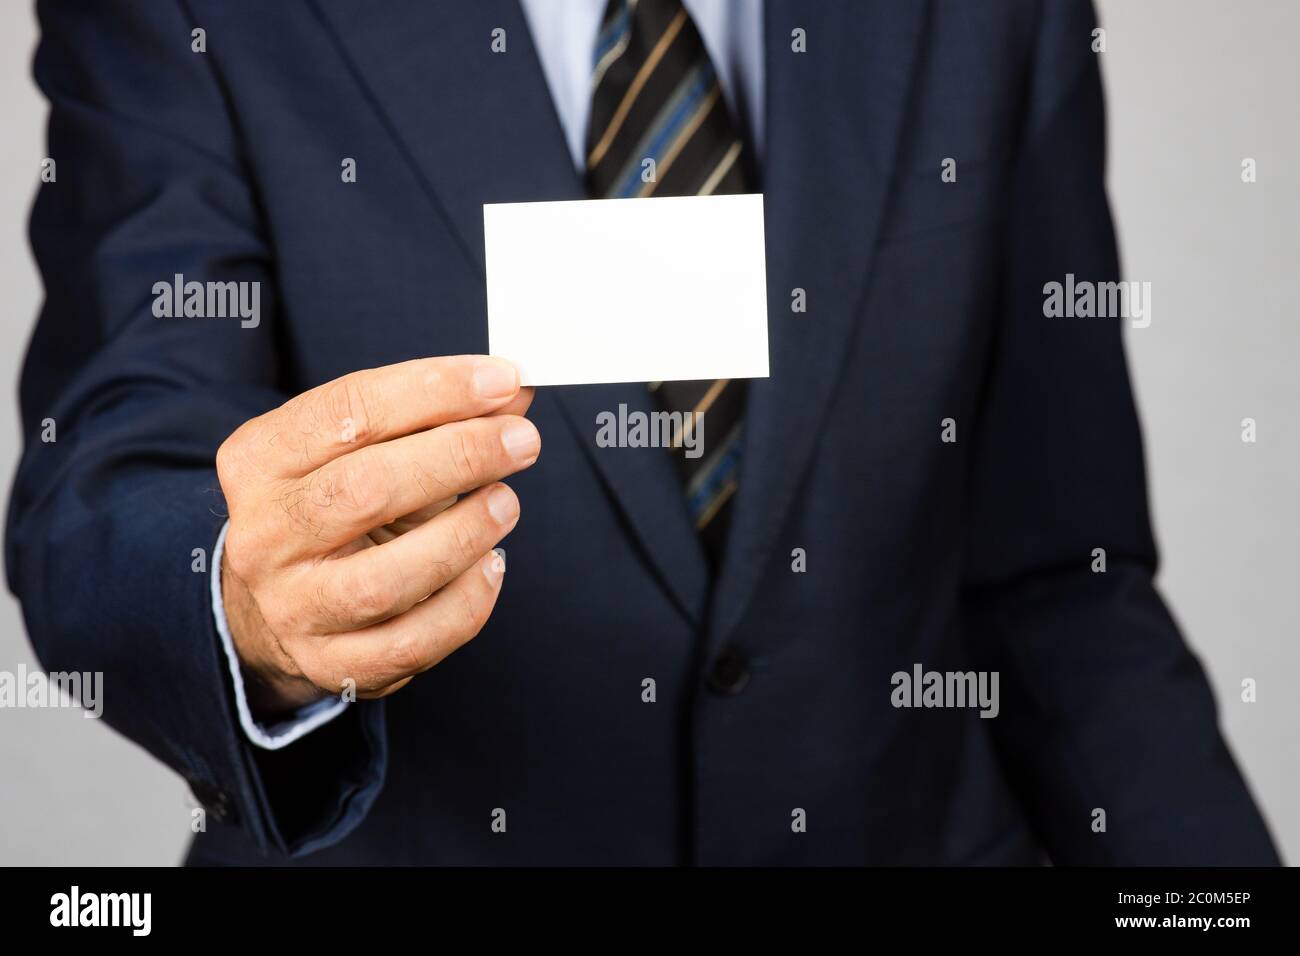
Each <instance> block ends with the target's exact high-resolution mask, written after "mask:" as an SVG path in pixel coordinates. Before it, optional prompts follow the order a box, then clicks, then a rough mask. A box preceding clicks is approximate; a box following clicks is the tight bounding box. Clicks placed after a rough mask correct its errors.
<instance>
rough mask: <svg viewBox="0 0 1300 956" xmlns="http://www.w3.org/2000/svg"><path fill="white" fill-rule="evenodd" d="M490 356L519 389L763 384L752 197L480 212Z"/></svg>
mask: <svg viewBox="0 0 1300 956" xmlns="http://www.w3.org/2000/svg"><path fill="white" fill-rule="evenodd" d="M483 233H484V241H485V245H486V252H487V303H488V349H489V351H490V352H491V354H493V355H496V356H500V357H501V358H504V359H508V360H510V361H511V362H513V363H515V365H516V366H518V368H519V371H520V375H521V377H522V382H523V384H524V385H587V384H593V383H597V382H661V381H675V380H682V379H710V378H765V377H766V376H767V374H768V361H767V359H768V356H767V277H766V267H765V264H764V258H763V197H762V196H761V195H758V194H749V195H735V196H684V197H662V198H657V199H590V200H577V201H573V202H533V203H496V204H489V205H485V206H484V207H483Z"/></svg>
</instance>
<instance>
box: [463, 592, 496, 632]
mask: <svg viewBox="0 0 1300 956" xmlns="http://www.w3.org/2000/svg"><path fill="white" fill-rule="evenodd" d="M488 612H489V608H488V605H487V602H486V601H483V600H480V599H478V598H477V596H476V595H475V594H474V593H472V592H469V591H465V590H461V591H459V592H458V597H457V601H456V613H457V618H458V619H459V624H460V626H459V628H458V629H457V630H458V632H459V635H460V639H461V642H462V643H466V642H468V641H472V640H473V639H474V638H476V637H478V635H479V632H480V631H482V630H483V626H484V625H485V624H487V619H488Z"/></svg>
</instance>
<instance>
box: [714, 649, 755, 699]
mask: <svg viewBox="0 0 1300 956" xmlns="http://www.w3.org/2000/svg"><path fill="white" fill-rule="evenodd" d="M750 676H751V675H750V671H749V663H748V662H747V661H746V660H745V658H744V657H742V656H741V654H740V652H739V651H737V650H736V649H735V648H730V647H728V648H724V649H723V651H722V653H721V654H719V655H718V659H717V660H715V661H714V662H713V667H711V668H710V669H709V677H708V687H709V690H711V691H713V692H714V693H715V694H720V695H722V696H723V697H735V696H736V695H737V694H739V693H740V692H741V691H743V690H744V689H745V688H746V686H748V684H749V678H750Z"/></svg>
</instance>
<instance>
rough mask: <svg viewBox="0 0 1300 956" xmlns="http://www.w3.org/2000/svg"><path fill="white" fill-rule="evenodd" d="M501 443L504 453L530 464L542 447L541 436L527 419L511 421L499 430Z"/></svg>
mask: <svg viewBox="0 0 1300 956" xmlns="http://www.w3.org/2000/svg"><path fill="white" fill-rule="evenodd" d="M501 444H502V445H504V446H505V449H506V454H507V455H509V456H510V457H511V458H513V459H514V460H515V461H516V462H519V463H520V464H523V465H527V464H531V463H532V461H533V459H535V458H536V457H537V452H538V451H539V450H540V449H541V447H542V436H541V435H539V434H537V429H536V428H535V427H534V426H533V423H532V422H530V421H527V420H521V421H517V422H511V423H510V424H509V425H507V426H506V427H505V428H504V429H502V431H501Z"/></svg>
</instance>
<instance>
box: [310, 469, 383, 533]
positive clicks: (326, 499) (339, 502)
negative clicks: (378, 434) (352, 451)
mask: <svg viewBox="0 0 1300 956" xmlns="http://www.w3.org/2000/svg"><path fill="white" fill-rule="evenodd" d="M317 491H318V504H320V505H321V506H322V507H335V506H337V507H340V508H343V509H345V510H346V511H348V512H349V513H350V514H352V515H355V516H356V517H358V518H362V519H370V520H373V521H375V522H376V523H381V522H380V519H381V518H382V517H384V515H385V514H386V509H387V506H388V502H389V500H390V499H391V490H390V488H389V483H388V478H387V475H386V473H385V472H384V469H383V467H382V466H381V465H380V464H379V463H378V462H377V461H376V460H375V458H374V456H372V455H365V454H359V455H350V456H347V457H346V458H342V459H339V460H338V463H337V464H335V465H332V466H331V467H329V468H327V469H326V470H324V471H323V472H322V474H321V476H320V479H319V481H318V487H317Z"/></svg>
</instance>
